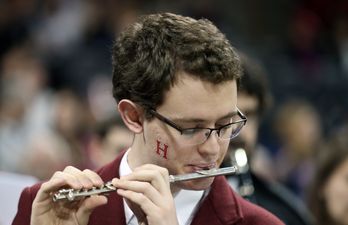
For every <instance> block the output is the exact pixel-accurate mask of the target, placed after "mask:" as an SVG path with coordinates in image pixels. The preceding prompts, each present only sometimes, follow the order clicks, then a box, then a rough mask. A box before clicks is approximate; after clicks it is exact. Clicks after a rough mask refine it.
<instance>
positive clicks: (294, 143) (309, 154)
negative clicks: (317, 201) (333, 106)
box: [274, 99, 322, 200]
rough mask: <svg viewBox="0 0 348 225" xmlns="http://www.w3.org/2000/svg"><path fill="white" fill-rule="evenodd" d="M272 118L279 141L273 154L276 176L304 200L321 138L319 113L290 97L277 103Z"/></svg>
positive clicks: (302, 101) (303, 101)
mask: <svg viewBox="0 0 348 225" xmlns="http://www.w3.org/2000/svg"><path fill="white" fill-rule="evenodd" d="M274 118H275V119H274V127H275V132H276V135H277V137H278V139H279V143H280V147H279V149H278V150H277V152H276V154H275V157H274V165H275V167H274V171H275V172H276V174H275V175H276V179H277V180H278V181H279V182H281V183H282V184H284V185H285V186H287V188H289V189H290V190H292V191H293V192H294V193H295V194H296V195H297V196H299V197H300V198H301V199H303V200H305V199H306V192H307V189H308V185H309V183H310V181H311V179H312V177H313V173H314V155H315V152H316V150H317V149H318V147H319V146H320V145H321V142H322V124H321V118H320V115H319V113H318V112H317V110H316V108H315V107H314V106H313V105H312V104H311V103H310V102H308V101H306V100H303V99H291V100H287V101H285V102H284V103H283V104H282V105H281V106H279V108H278V110H277V112H276V113H275V117H274Z"/></svg>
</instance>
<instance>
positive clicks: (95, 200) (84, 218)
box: [76, 195, 108, 225]
mask: <svg viewBox="0 0 348 225" xmlns="http://www.w3.org/2000/svg"><path fill="white" fill-rule="evenodd" d="M107 201H108V199H107V198H106V197H105V196H103V195H93V196H91V197H89V198H86V199H85V200H84V201H83V202H82V204H81V206H80V207H79V209H78V210H77V212H76V220H77V222H78V224H79V225H87V224H88V221H89V216H90V215H91V213H92V212H93V210H94V209H95V208H97V207H98V206H101V205H104V204H106V203H107Z"/></svg>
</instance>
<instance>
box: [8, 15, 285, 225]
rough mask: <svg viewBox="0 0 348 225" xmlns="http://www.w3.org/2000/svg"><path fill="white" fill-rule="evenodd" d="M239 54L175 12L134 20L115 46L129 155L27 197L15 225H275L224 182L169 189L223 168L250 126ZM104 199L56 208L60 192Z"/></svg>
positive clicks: (59, 175) (69, 172)
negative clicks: (103, 189)
mask: <svg viewBox="0 0 348 225" xmlns="http://www.w3.org/2000/svg"><path fill="white" fill-rule="evenodd" d="M240 75H241V66H240V60H239V57H238V54H237V53H236V51H235V50H234V48H233V47H232V46H231V44H230V43H229V41H228V40H227V39H226V37H225V36H224V35H223V34H222V33H221V32H220V31H219V30H218V29H217V27H216V26H214V25H213V24H212V23H211V22H210V21H208V20H206V19H200V20H195V19H193V18H190V17H183V16H179V15H175V14H171V13H160V14H152V15H147V16H143V17H140V18H139V19H138V20H137V22H135V23H133V24H132V25H130V26H128V27H127V28H126V29H125V30H124V32H122V33H121V34H120V35H119V37H118V39H117V40H116V42H115V44H114V47H113V79H112V82H113V96H114V98H115V99H116V102H117V106H118V111H119V113H120V115H121V117H122V119H123V121H124V123H125V124H126V126H127V127H128V128H129V129H130V130H131V131H132V132H133V133H134V140H133V143H132V145H131V146H130V148H129V149H128V150H126V151H123V152H122V153H121V154H120V155H118V156H117V158H116V159H115V160H114V161H112V162H111V163H109V164H107V165H105V166H104V167H102V168H101V169H99V170H98V171H96V172H93V171H91V170H83V171H81V170H79V169H77V168H75V167H72V166H69V167H66V168H65V169H64V170H63V171H58V172H56V173H55V174H54V175H53V176H52V177H51V179H50V180H48V181H47V182H45V183H42V184H37V185H34V186H32V187H28V188H26V189H25V190H24V191H23V192H22V195H21V198H20V201H19V206H18V212H17V215H16V217H15V219H14V222H13V225H19V224H20V225H25V224H31V225H41V224H45V225H50V224H52V225H53V224H69V225H73V224H74V225H77V224H78V225H86V224H89V225H97V224H103V225H108V224H110V225H111V224H143V225H144V224H148V225H162V224H163V225H164V224H165V225H178V224H182V225H183V224H192V225H198V224H199V225H205V224H206V225H208V224H209V225H221V224H223V225H229V224H238V225H251V224H253V225H261V224H262V225H264V224H267V225H278V224H279V225H280V224H283V223H282V222H281V221H280V220H279V219H278V218H276V217H275V216H274V215H272V214H271V213H269V212H267V211H266V210H264V209H262V208H260V207H258V206H256V205H254V204H252V203H250V202H248V201H246V200H244V199H243V198H241V197H240V196H238V195H236V194H235V193H234V192H233V190H232V189H231V188H230V186H229V185H228V183H227V181H226V179H225V177H224V176H217V177H207V178H202V179H197V180H188V181H182V182H174V183H170V182H169V174H172V175H183V174H188V173H195V172H197V171H201V170H208V169H216V168H219V166H220V164H221V163H222V160H223V158H224V156H225V154H226V152H227V149H228V145H229V142H230V140H231V139H233V138H234V137H236V136H237V135H238V134H239V132H240V130H241V129H242V128H243V126H244V125H245V123H246V120H247V119H246V117H245V116H244V115H243V114H242V112H241V111H240V110H239V109H238V107H237V80H238V79H239V78H240ZM110 180H111V182H112V185H113V186H114V187H116V188H117V191H116V192H112V193H110V194H109V195H108V196H103V195H93V196H91V197H88V198H82V199H78V200H77V201H75V202H72V203H69V202H54V201H53V200H52V193H55V192H57V191H58V190H60V189H62V188H66V187H70V188H73V189H78V190H81V189H90V188H92V187H93V186H95V187H100V186H102V185H103V184H104V183H105V182H107V181H110Z"/></svg>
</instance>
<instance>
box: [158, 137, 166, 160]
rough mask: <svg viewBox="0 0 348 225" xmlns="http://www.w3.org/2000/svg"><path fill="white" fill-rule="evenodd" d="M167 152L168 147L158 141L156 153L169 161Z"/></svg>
mask: <svg viewBox="0 0 348 225" xmlns="http://www.w3.org/2000/svg"><path fill="white" fill-rule="evenodd" d="M167 150H168V145H166V144H162V143H161V142H160V141H159V140H157V149H156V153H157V154H158V155H160V156H162V157H163V158H165V159H167Z"/></svg>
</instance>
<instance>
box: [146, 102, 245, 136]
mask: <svg viewBox="0 0 348 225" xmlns="http://www.w3.org/2000/svg"><path fill="white" fill-rule="evenodd" d="M149 111H150V113H151V114H152V115H153V116H154V117H156V118H157V119H159V120H160V121H162V122H164V123H165V124H167V125H169V126H171V127H172V128H174V129H175V130H177V131H179V132H180V134H181V135H183V133H184V132H185V130H192V129H205V130H209V134H208V135H207V138H206V140H208V138H209V137H210V135H211V133H212V132H213V131H216V133H217V134H218V137H219V138H220V132H221V130H222V129H223V128H225V127H227V126H230V125H232V124H237V123H243V125H242V126H241V128H240V129H239V130H238V132H236V134H235V135H233V136H231V137H230V138H229V140H231V139H233V138H235V137H236V136H238V134H239V133H240V131H241V130H242V128H243V127H244V126H245V124H246V122H247V118H246V116H245V115H244V114H243V113H242V112H241V111H240V110H239V109H238V108H237V115H238V116H240V118H241V120H238V121H234V122H231V123H228V124H225V125H223V126H221V127H219V128H208V127H207V128H182V127H180V126H179V125H177V124H176V123H174V122H173V121H171V120H170V119H168V118H166V117H165V116H163V115H161V114H160V113H158V112H157V111H156V110H154V109H150V110H149ZM226 140H228V139H226ZM204 142H205V141H204ZM204 142H203V143H204Z"/></svg>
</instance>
